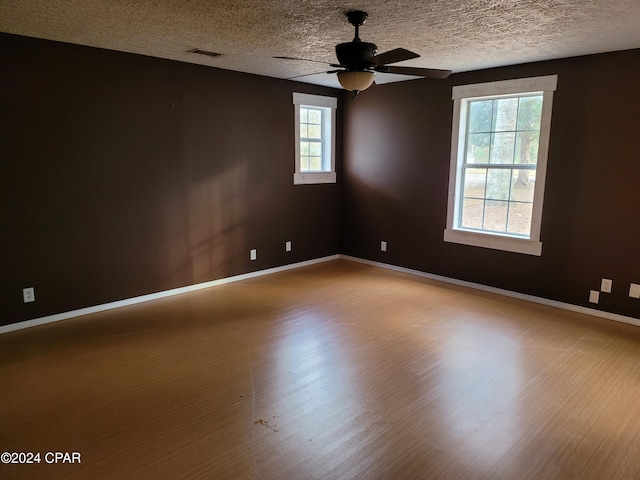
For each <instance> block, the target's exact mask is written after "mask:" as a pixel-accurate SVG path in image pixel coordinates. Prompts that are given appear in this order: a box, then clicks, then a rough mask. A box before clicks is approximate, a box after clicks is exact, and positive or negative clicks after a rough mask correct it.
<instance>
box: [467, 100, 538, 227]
mask: <svg viewBox="0 0 640 480" xmlns="http://www.w3.org/2000/svg"><path fill="white" fill-rule="evenodd" d="M527 98H539V99H540V101H541V100H542V95H540V94H529V95H515V96H511V97H500V98H492V99H488V98H483V99H478V100H470V101H469V102H468V107H469V112H470V111H471V108H472V105H473V104H474V103H475V104H479V103H488V102H491V111H490V118H491V125H490V128H489V129H473V131H472V127H471V117H472V114H471V112H470V113H469V114H468V115H467V118H466V132H467V134H466V135H465V144H464V162H463V164H462V166H461V167H462V168H461V174H462V178H461V180H462V184H461V185H462V189H463V201H462V202H460V205H459V216H458V218H459V225H458V227H459V228H464V229H467V230H474V231H486V232H495V233H502V234H504V233H507V234H509V235H514V236H519V237H524V238H529V235H530V227H529V231H528V232H526V233H523V232H517V231H514V230H515V228H513V229H511V228H510V216H511V215H512V207H513V206H516V205H530V208H529V216H530V213H531V209H532V208H533V198H532V199H531V201H522V200H514V199H513V187H514V184H515V183H516V181H514V177H515V175H514V172H520V171H526V170H529V171H535V170H536V164H535V163H534V164H530V163H521V162H522V159H520V163H516V154H517V153H518V152H517V146H518V134H521V133H526V132H531V133H538V134H539V132H540V129H539V118H538V122H537V123H538V128H518V127H519V126H518V124H519V123H520V113H521V106H522V100H523V99H527ZM514 99H517V105H516V110H515V113H514V114H513V115H511V121H512V122H513V124H514V126H515V128H499V127H498V125H497V122H498V115H499V112H498V111H497V104H498V102H501V101H505V100H507V101H508V100H514ZM496 133H498V134H502V135H507V134H509V135H511V138H510V140H511V144H510V146H511V147H512V148H511V152H510V157H511V158H510V162H508V163H493V159H494V155H493V154H494V149H495V148H496V143H497V142H496V140H495V138H496ZM470 135H489V136H490V141H489V145H488V154H487V159H488V163H486V162H485V163H469V162H468V160H469V137H470ZM520 141H523V140H522V139H520ZM534 161H535V160H534ZM470 169H476V170H479V169H483V170H485V174H484V182H483V186H482V190H483V192H484V193H483V196H481V197H479V196H470V195H467V192H466V191H467V188H466V187H467V170H470ZM501 170H502V171H504V170H508V171H509V172H510V173H511V174H510V175H509V186H508V191H507V192H506V195H505V196H504V198H493V197H492V196H491V194H490V193H488V187H489V180H490V179H489V173H490V171H501ZM518 174H519V173H518ZM534 182H535V180H534ZM465 200H477V201H481V202H482V211H481V218H480V227H479V228H478V227H477V226H476V227H473V226H471V225H470V224H469V223H466V225H465V222H466V220H467V215H466V214H465V213H469V207H467V209H466V211H465V206H466V202H465ZM488 202H491V203H490V204H489V205H488ZM492 204H493V205H492ZM500 205H502V207H503V208H504V207H506V212H505V216H504V223H503V225H504V228H500V229H497V228H492V227H491V225H488V223H487V211H488V209H491V208H492V207H497V206H500ZM529 224H530V219H529ZM510 230H511V231H510Z"/></svg>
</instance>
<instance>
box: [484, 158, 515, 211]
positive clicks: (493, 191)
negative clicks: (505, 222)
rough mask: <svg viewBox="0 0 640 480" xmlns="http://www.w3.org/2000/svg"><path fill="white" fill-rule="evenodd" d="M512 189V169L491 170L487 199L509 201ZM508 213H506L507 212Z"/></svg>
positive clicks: (488, 178) (488, 179)
mask: <svg viewBox="0 0 640 480" xmlns="http://www.w3.org/2000/svg"><path fill="white" fill-rule="evenodd" d="M510 189H511V169H505V170H494V169H490V170H489V173H488V174H487V194H486V196H487V198H488V199H491V200H508V199H509V190H510ZM505 213H506V212H505Z"/></svg>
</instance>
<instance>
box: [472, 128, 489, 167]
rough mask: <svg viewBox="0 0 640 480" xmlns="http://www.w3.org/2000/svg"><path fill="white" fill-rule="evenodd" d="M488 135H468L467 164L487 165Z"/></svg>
mask: <svg viewBox="0 0 640 480" xmlns="http://www.w3.org/2000/svg"><path fill="white" fill-rule="evenodd" d="M490 145H491V134H490V133H470V134H469V136H468V137H467V163H489V146H490Z"/></svg>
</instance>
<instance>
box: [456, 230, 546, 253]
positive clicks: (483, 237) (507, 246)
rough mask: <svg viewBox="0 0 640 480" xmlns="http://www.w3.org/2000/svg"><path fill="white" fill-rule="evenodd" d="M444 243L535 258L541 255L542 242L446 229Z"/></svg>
mask: <svg viewBox="0 0 640 480" xmlns="http://www.w3.org/2000/svg"><path fill="white" fill-rule="evenodd" d="M444 241H445V242H450V243H459V244H462V245H471V246H474V247H482V248H491V249H493V250H504V251H506V252H514V253H524V254H526V255H535V256H537V257H540V256H541V255H542V242H539V241H536V240H528V239H526V238H517V237H508V236H506V235H498V234H492V233H476V232H470V231H467V230H452V229H446V230H445V231H444Z"/></svg>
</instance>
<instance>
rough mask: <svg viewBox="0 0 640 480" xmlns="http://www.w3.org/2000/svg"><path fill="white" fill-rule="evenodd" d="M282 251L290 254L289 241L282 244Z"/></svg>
mask: <svg viewBox="0 0 640 480" xmlns="http://www.w3.org/2000/svg"><path fill="white" fill-rule="evenodd" d="M284 251H285V252H290V251H291V240H289V241H288V242H286V243H285V244H284Z"/></svg>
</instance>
